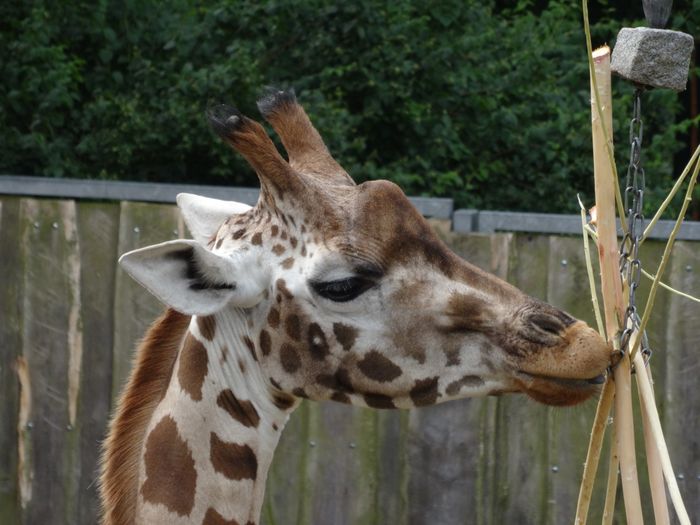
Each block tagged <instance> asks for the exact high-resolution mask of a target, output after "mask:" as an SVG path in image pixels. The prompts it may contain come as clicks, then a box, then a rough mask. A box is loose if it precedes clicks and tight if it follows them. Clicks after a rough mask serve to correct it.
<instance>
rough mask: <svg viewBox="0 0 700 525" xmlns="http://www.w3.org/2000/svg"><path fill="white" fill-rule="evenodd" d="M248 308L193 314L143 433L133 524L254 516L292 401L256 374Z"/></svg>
mask: <svg viewBox="0 0 700 525" xmlns="http://www.w3.org/2000/svg"><path fill="white" fill-rule="evenodd" d="M247 315H250V314H249V313H248V314H246V312H245V311H243V310H225V311H223V312H222V313H221V314H217V315H215V316H209V317H194V318H192V321H191V323H190V326H189V331H188V333H187V335H186V337H185V339H184V342H183V345H182V348H181V350H180V353H179V356H178V358H177V361H176V363H175V365H174V368H173V372H172V376H171V379H170V384H169V386H168V389H167V391H166V392H165V394H164V397H163V399H162V401H161V402H160V403H159V405H158V406H157V408H156V410H155V411H154V414H153V417H152V419H151V422H150V424H149V427H148V429H147V431H146V437H145V439H144V445H143V454H142V461H141V463H140V468H139V499H138V510H137V514H138V520H137V521H138V522H142V523H161V522H162V523H168V525H175V524H177V523H204V524H210V523H226V524H229V525H236V524H238V525H252V524H257V523H258V520H259V516H260V510H261V507H262V503H263V499H264V494H265V480H266V478H267V472H268V469H269V467H270V463H271V462H272V457H273V455H274V451H275V448H276V447H277V443H278V441H279V437H280V434H281V432H282V429H283V428H284V425H285V424H286V422H287V419H288V417H289V414H290V412H291V410H292V409H293V407H294V406H295V402H294V400H293V398H285V397H284V395H283V394H280V393H275V391H274V390H273V389H272V388H271V387H270V385H269V383H268V382H267V380H266V378H265V377H264V376H263V375H262V372H261V369H260V367H259V366H258V363H257V359H258V358H257V356H256V354H255V349H254V345H253V343H252V335H251V333H250V330H251V328H250V327H251V326H252V323H251V322H250V321H249V319H248V317H247ZM280 396H282V397H280Z"/></svg>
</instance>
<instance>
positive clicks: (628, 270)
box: [620, 87, 651, 361]
mask: <svg viewBox="0 0 700 525" xmlns="http://www.w3.org/2000/svg"><path fill="white" fill-rule="evenodd" d="M642 90H643V88H640V87H638V88H637V89H635V91H634V105H633V109H632V120H631V121H630V130H629V136H630V163H629V166H628V168H627V181H626V187H625V199H624V201H625V202H624V205H625V211H626V212H627V228H628V231H627V233H625V236H624V237H623V238H622V244H621V245H620V274H621V275H622V277H623V279H624V280H625V281H626V282H627V286H628V290H629V297H628V299H629V300H628V302H627V309H626V310H625V315H624V320H623V323H622V327H623V329H622V333H621V335H620V351H621V352H622V353H623V354H624V353H625V352H628V351H629V346H630V339H631V338H632V334H633V333H634V331H635V330H637V329H638V328H639V325H640V322H641V319H640V318H639V313H638V312H637V304H636V300H637V288H638V287H639V281H640V280H641V277H642V263H641V262H640V260H639V245H640V241H641V239H642V235H643V234H644V214H643V212H642V208H643V205H644V187H645V181H644V168H642V165H641V164H642V162H641V158H642V138H643V135H644V123H643V122H642ZM641 350H642V353H643V354H644V357H645V360H647V361H648V360H649V357H650V356H651V349H650V348H649V342H648V339H647V334H646V331H645V332H644V333H643V334H642V341H641Z"/></svg>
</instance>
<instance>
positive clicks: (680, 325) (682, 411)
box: [663, 242, 700, 523]
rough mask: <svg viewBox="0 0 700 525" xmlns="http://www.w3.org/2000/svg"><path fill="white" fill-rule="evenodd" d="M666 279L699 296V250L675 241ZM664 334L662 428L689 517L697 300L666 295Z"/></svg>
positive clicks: (695, 492)
mask: <svg viewBox="0 0 700 525" xmlns="http://www.w3.org/2000/svg"><path fill="white" fill-rule="evenodd" d="M667 279H668V280H669V281H670V282H669V284H670V285H671V286H672V287H674V288H676V289H677V290H681V291H684V292H686V293H689V294H691V295H694V296H695V297H700V250H698V244H697V243H689V242H677V243H676V246H675V248H674V252H673V256H672V259H671V265H670V272H668V276H667ZM667 314H668V332H667V334H666V349H665V351H664V352H665V353H666V354H667V361H666V362H667V369H666V407H665V413H664V417H663V425H664V431H665V433H666V440H667V444H668V448H669V452H670V455H671V461H672V463H673V465H674V469H675V472H676V476H677V478H678V486H679V489H680V491H681V494H682V495H683V500H684V501H685V504H686V508H687V510H688V513H689V514H690V519H691V521H692V522H693V523H696V522H697V520H698V519H700V453H699V447H698V436H700V411H699V410H698V407H699V406H700V389H698V372H699V371H700V358H699V355H700V354H699V352H698V349H700V306H699V305H698V303H693V302H691V301H689V300H687V299H684V298H683V297H680V296H678V295H672V296H671V297H670V298H669V308H668V311H667Z"/></svg>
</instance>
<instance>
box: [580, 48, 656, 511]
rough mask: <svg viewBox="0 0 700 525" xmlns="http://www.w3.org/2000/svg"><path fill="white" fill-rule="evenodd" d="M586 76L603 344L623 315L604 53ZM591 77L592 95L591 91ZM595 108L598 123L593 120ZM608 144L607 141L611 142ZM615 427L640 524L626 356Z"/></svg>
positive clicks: (625, 486) (630, 502)
mask: <svg viewBox="0 0 700 525" xmlns="http://www.w3.org/2000/svg"><path fill="white" fill-rule="evenodd" d="M593 65H594V67H593V70H592V71H591V75H592V76H591V122H592V128H593V165H594V178H595V197H596V210H597V224H598V257H599V260H600V273H601V287H602V294H603V304H604V309H605V327H606V333H607V334H608V338H613V337H616V334H618V332H619V330H620V323H621V320H622V318H623V313H624V301H623V297H622V282H621V278H620V270H619V267H618V264H619V262H618V246H617V232H616V224H615V187H616V185H617V180H616V179H615V177H614V175H613V166H612V165H611V162H610V158H609V157H608V155H607V151H606V148H609V149H610V150H611V149H612V144H608V143H606V140H605V137H606V136H607V137H612V94H611V85H610V84H611V81H610V48H609V47H608V46H604V47H601V48H599V49H596V50H595V51H594V52H593ZM593 75H595V79H596V81H595V84H596V85H597V88H598V89H597V91H596V89H595V88H594V87H593V86H594V82H593ZM598 108H600V110H601V112H602V118H601V117H600V116H599V115H598ZM611 140H612V139H611ZM614 377H615V423H614V424H615V427H616V431H617V436H618V443H617V451H618V454H619V457H620V473H621V477H622V493H623V496H624V500H625V509H626V514H627V523H628V524H630V525H631V524H634V525H641V524H642V523H644V518H643V516H642V504H641V498H640V496H639V482H638V478H637V464H636V455H635V448H634V420H633V417H632V380H631V373H630V361H629V356H628V355H625V356H623V358H622V359H621V360H620V362H619V363H618V364H617V366H616V367H615V372H614Z"/></svg>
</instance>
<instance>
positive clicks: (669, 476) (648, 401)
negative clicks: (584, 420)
mask: <svg viewBox="0 0 700 525" xmlns="http://www.w3.org/2000/svg"><path fill="white" fill-rule="evenodd" d="M634 365H635V367H636V368H637V369H638V370H640V371H641V373H639V374H637V385H638V387H639V394H640V398H641V401H642V409H643V410H644V411H645V412H646V416H647V418H648V422H649V427H650V430H651V433H652V434H653V441H654V443H655V444H656V447H657V450H658V453H659V460H660V461H661V467H662V469H663V472H664V476H665V477H666V484H667V485H668V492H669V494H670V495H671V501H672V502H673V506H674V508H675V509H676V514H678V520H679V521H680V522H681V524H682V525H690V518H689V517H688V511H687V510H686V509H685V505H684V504H683V498H682V497H681V492H680V490H679V489H678V483H677V482H676V476H675V474H674V473H673V465H671V457H670V456H669V453H668V447H666V439H664V433H663V430H662V429H661V421H660V420H659V411H658V410H657V409H656V401H655V400H654V392H653V390H652V388H651V383H650V381H649V376H648V375H647V374H646V373H644V370H645V366H644V359H643V358H642V356H641V354H640V353H637V355H636V356H635V357H634Z"/></svg>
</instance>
